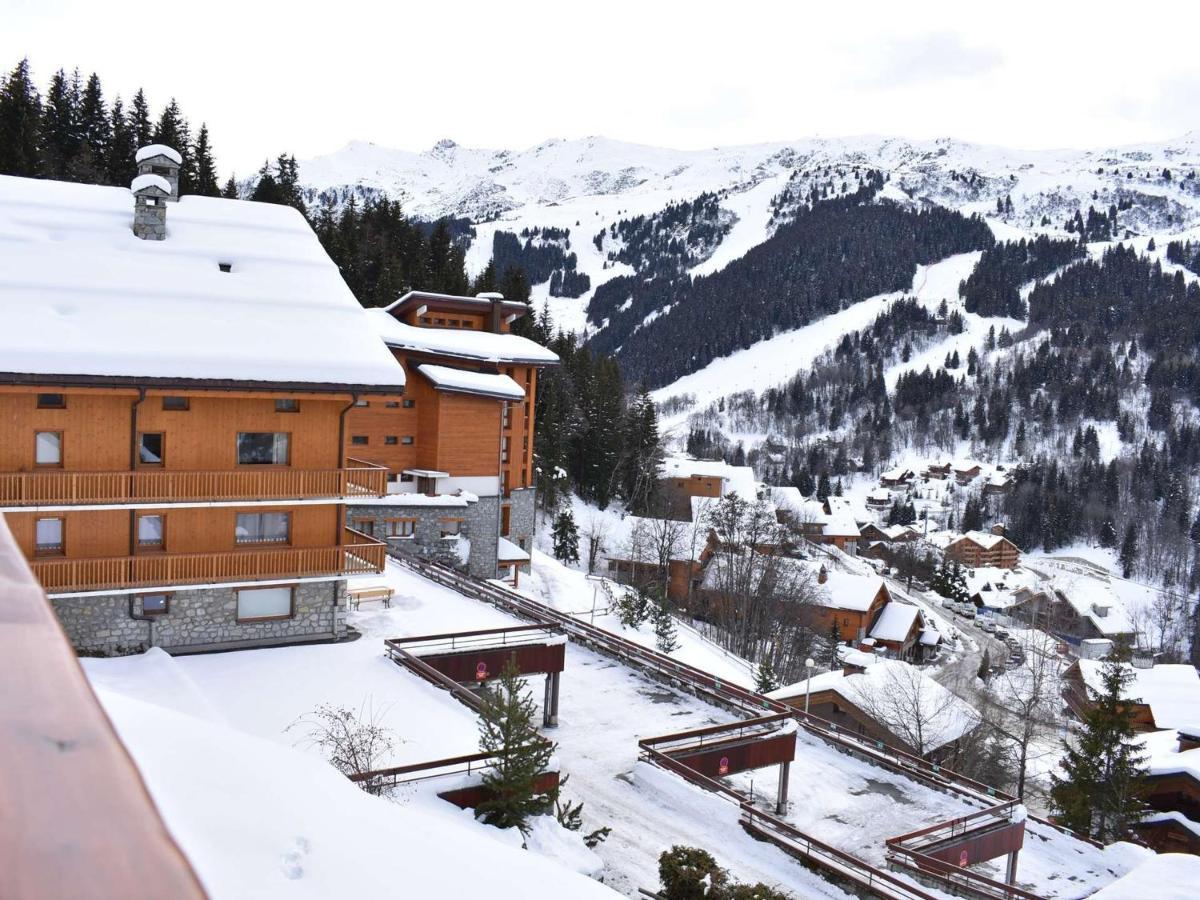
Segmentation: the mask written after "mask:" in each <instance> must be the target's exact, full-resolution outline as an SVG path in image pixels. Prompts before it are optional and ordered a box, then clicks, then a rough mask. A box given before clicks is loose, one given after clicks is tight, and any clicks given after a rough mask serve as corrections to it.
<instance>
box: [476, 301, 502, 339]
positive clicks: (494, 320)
mask: <svg viewBox="0 0 1200 900" xmlns="http://www.w3.org/2000/svg"><path fill="white" fill-rule="evenodd" d="M475 296H476V298H478V299H480V300H488V301H490V302H491V304H492V308H491V309H490V310H489V311H488V318H487V330H488V331H490V332H492V334H499V333H500V330H501V327H502V326H501V324H500V323H501V318H502V315H503V311H504V295H503V294H498V293H496V292H495V291H485V292H484V293H482V294H476V295H475Z"/></svg>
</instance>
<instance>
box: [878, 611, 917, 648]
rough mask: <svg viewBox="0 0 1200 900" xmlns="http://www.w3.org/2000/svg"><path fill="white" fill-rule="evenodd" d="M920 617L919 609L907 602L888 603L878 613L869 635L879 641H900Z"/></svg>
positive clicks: (906, 635)
mask: <svg viewBox="0 0 1200 900" xmlns="http://www.w3.org/2000/svg"><path fill="white" fill-rule="evenodd" d="M920 618H921V610H919V609H917V607H915V606H911V605H909V604H907V603H894V602H893V603H889V604H888V605H887V606H885V607H884V608H883V610H882V611H881V612H880V613H879V618H878V619H877V620H876V621H875V625H874V627H873V628H872V629H871V637H873V638H875V639H876V640H880V641H896V642H902V641H903V640H904V639H905V638H907V637H908V635H909V632H911V631H912V630H913V626H914V625H916V624H917V623H918V621H919V620H920Z"/></svg>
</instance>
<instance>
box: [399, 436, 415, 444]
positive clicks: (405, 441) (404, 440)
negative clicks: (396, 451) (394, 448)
mask: <svg viewBox="0 0 1200 900" xmlns="http://www.w3.org/2000/svg"><path fill="white" fill-rule="evenodd" d="M412 442H413V437H412V435H411V434H406V435H405V436H404V437H402V438H400V443H402V444H411V443H412Z"/></svg>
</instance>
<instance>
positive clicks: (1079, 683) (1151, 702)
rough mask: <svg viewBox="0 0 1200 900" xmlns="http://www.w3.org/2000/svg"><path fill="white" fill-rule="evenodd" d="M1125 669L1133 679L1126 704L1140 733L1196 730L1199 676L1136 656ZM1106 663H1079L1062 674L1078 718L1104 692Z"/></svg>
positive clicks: (1186, 667) (1065, 695) (1199, 708)
mask: <svg viewBox="0 0 1200 900" xmlns="http://www.w3.org/2000/svg"><path fill="white" fill-rule="evenodd" d="M1134 660H1135V661H1134V662H1133V663H1124V664H1123V665H1124V667H1125V668H1126V669H1127V671H1129V672H1130V673H1131V674H1132V675H1133V680H1132V681H1131V682H1130V683H1129V685H1128V686H1127V687H1126V693H1125V695H1124V697H1123V698H1122V699H1123V700H1127V701H1128V703H1129V706H1130V708H1131V709H1132V711H1133V725H1134V728H1135V729H1136V730H1138V731H1157V730H1159V729H1163V728H1175V729H1177V728H1185V729H1187V728H1194V727H1196V726H1195V725H1193V723H1194V722H1195V720H1196V718H1198V717H1200V715H1198V714H1200V674H1197V672H1196V669H1195V667H1194V666H1190V665H1186V664H1168V663H1160V664H1157V665H1156V664H1155V663H1154V661H1153V658H1150V657H1144V656H1135V657H1134ZM1105 665H1106V663H1105V662H1104V661H1103V660H1097V659H1077V660H1075V662H1073V663H1071V665H1070V666H1068V667H1067V669H1066V671H1065V672H1063V676H1062V680H1063V699H1065V700H1066V701H1067V706H1068V707H1070V709H1071V712H1073V713H1074V714H1075V715H1076V716H1077V717H1079V718H1082V717H1083V716H1084V715H1086V714H1087V712H1088V711H1089V710H1090V709H1091V708H1092V703H1093V698H1094V697H1095V695H1096V694H1098V693H1101V692H1102V691H1103V689H1104V683H1103V672H1104V666H1105Z"/></svg>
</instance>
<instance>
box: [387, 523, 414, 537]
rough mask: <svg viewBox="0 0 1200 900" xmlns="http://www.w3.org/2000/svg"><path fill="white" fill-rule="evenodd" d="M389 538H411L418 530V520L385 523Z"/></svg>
mask: <svg viewBox="0 0 1200 900" xmlns="http://www.w3.org/2000/svg"><path fill="white" fill-rule="evenodd" d="M384 526H385V527H386V529H387V536H388V537H396V538H410V537H412V536H413V535H414V534H415V533H416V530H417V520H416V519H387V520H385V521H384Z"/></svg>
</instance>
